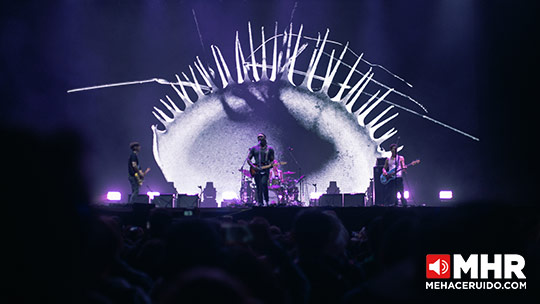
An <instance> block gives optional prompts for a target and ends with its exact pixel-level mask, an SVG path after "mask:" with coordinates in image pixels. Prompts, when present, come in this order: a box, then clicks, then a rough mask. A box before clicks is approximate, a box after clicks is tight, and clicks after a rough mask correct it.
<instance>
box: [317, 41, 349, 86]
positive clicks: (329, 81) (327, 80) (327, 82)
mask: <svg viewBox="0 0 540 304" xmlns="http://www.w3.org/2000/svg"><path fill="white" fill-rule="evenodd" d="M348 46H349V42H347V43H346V44H345V47H343V51H341V55H339V58H338V59H337V62H336V65H335V66H334V67H333V69H332V72H331V73H330V75H329V76H327V77H326V78H325V79H324V82H323V85H322V89H321V92H323V93H324V94H326V95H328V89H329V88H330V84H332V81H333V80H334V77H335V76H336V73H337V70H338V68H339V65H340V64H341V61H342V60H343V57H345V53H346V52H347V48H348ZM333 52H334V50H332V55H333V54H334V53H333ZM332 57H333V56H331V58H332ZM330 62H332V61H331V60H330ZM330 65H331V64H328V68H330Z"/></svg>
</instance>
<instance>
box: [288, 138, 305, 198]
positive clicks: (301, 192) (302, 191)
mask: <svg viewBox="0 0 540 304" xmlns="http://www.w3.org/2000/svg"><path fill="white" fill-rule="evenodd" d="M287 150H289V154H290V155H291V158H292V159H293V160H294V162H295V163H296V165H297V166H298V175H300V177H302V168H301V167H300V164H299V163H298V161H297V160H296V157H294V154H293V153H292V151H293V149H292V148H291V147H288V148H287ZM303 199H304V181H303V178H302V179H301V180H300V202H303Z"/></svg>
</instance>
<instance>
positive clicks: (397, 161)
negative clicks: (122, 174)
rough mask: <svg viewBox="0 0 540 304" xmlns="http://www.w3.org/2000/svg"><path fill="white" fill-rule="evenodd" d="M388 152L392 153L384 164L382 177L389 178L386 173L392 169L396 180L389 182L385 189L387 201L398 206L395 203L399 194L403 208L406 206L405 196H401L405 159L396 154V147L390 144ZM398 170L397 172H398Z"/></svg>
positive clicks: (405, 167)
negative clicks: (387, 195)
mask: <svg viewBox="0 0 540 304" xmlns="http://www.w3.org/2000/svg"><path fill="white" fill-rule="evenodd" d="M390 150H391V151H392V156H391V157H389V158H387V159H386V161H385V162H384V167H383V170H382V171H383V175H384V176H386V177H387V178H390V177H391V176H390V174H389V173H388V172H389V171H391V170H392V169H394V168H396V171H397V173H396V178H395V179H393V180H391V181H390V182H389V183H388V184H387V185H386V187H387V189H388V190H390V191H387V193H389V198H388V201H391V202H394V204H395V205H398V201H397V193H400V196H401V205H402V206H403V207H406V206H407V200H406V199H405V195H404V194H403V177H402V172H406V169H407V165H405V157H403V156H401V155H398V154H397V145H396V144H391V145H390ZM398 170H399V171H398Z"/></svg>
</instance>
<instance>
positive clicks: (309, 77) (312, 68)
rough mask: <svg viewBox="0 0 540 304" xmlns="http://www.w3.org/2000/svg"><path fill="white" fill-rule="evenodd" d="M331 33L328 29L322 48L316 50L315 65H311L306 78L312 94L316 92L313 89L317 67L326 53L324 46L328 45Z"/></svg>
mask: <svg viewBox="0 0 540 304" xmlns="http://www.w3.org/2000/svg"><path fill="white" fill-rule="evenodd" d="M329 33H330V30H329V29H327V30H326V34H325V35H324V38H323V40H322V43H321V46H320V47H319V48H315V51H314V53H313V54H314V55H315V54H316V56H315V61H314V62H313V64H311V65H310V67H309V69H308V72H307V76H306V79H307V82H306V87H307V88H308V90H309V91H310V92H314V90H313V87H312V83H313V76H315V72H316V71H317V66H318V65H319V61H320V59H321V56H322V53H323V51H324V46H325V45H326V40H327V39H328V34H329Z"/></svg>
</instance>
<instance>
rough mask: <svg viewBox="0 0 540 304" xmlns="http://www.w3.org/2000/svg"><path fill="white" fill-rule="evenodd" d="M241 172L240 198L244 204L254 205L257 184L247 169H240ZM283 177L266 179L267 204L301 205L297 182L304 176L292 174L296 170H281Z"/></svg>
mask: <svg viewBox="0 0 540 304" xmlns="http://www.w3.org/2000/svg"><path fill="white" fill-rule="evenodd" d="M240 171H241V172H242V183H241V186H240V200H241V202H242V203H243V204H245V205H256V204H257V203H256V196H257V186H256V185H255V180H254V179H253V178H252V176H251V173H250V171H249V170H244V169H241V170H240ZM282 174H283V178H282V179H280V178H277V177H276V178H273V179H271V180H269V181H268V196H269V200H268V204H269V205H270V206H272V205H275V206H301V205H302V202H301V201H300V191H299V189H298V183H300V181H301V180H302V179H303V178H304V176H301V177H300V178H298V179H295V178H293V177H292V176H293V175H294V174H296V172H291V171H286V172H282Z"/></svg>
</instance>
